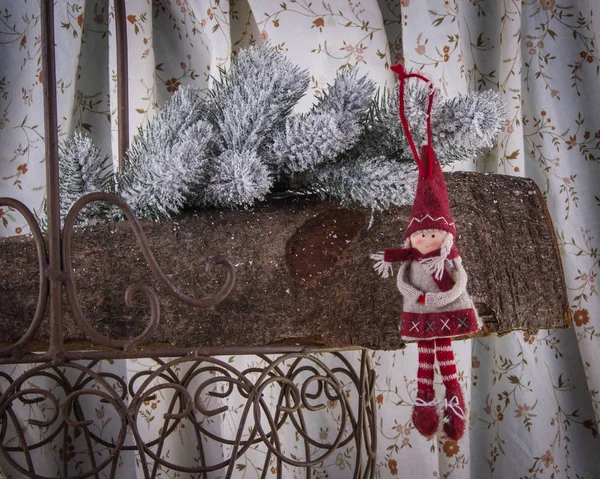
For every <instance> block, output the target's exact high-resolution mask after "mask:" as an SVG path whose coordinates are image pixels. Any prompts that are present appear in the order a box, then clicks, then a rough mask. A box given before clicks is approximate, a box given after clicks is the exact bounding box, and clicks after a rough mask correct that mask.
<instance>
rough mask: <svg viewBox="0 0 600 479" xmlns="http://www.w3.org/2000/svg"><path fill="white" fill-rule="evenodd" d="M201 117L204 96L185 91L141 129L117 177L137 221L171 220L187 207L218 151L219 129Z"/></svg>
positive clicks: (169, 102)
mask: <svg viewBox="0 0 600 479" xmlns="http://www.w3.org/2000/svg"><path fill="white" fill-rule="evenodd" d="M202 115H203V99H202V98H201V97H200V96H199V92H198V91H197V90H195V89H193V88H191V87H184V88H181V89H180V90H179V91H177V92H176V93H175V94H173V96H172V97H171V98H170V99H169V101H168V102H166V103H165V105H164V106H163V107H162V108H161V110H160V111H159V112H158V114H157V115H156V116H155V117H154V118H153V119H152V120H150V122H149V123H148V124H147V125H145V126H143V127H141V128H140V129H139V132H138V135H137V137H136V139H135V141H134V143H133V145H132V146H131V147H130V148H129V150H128V151H127V161H126V163H125V167H124V168H123V171H122V172H120V173H119V175H118V176H117V187H118V193H119V194H120V195H121V196H122V197H123V199H124V200H125V201H126V202H127V203H128V204H129V206H131V207H132V208H133V210H134V211H135V213H136V215H138V217H140V218H146V219H158V218H161V217H166V216H170V215H172V214H176V213H178V212H179V211H181V209H182V208H183V207H184V206H185V205H186V204H187V203H188V200H189V197H190V196H191V194H192V192H193V191H194V188H196V187H197V184H198V183H199V181H200V177H201V175H202V172H203V170H204V168H205V166H206V163H207V160H208V158H209V157H210V156H211V155H212V154H213V151H214V148H215V147H214V144H215V140H216V138H215V133H214V128H213V127H212V125H210V124H209V123H208V122H206V121H205V120H203V119H202Z"/></svg>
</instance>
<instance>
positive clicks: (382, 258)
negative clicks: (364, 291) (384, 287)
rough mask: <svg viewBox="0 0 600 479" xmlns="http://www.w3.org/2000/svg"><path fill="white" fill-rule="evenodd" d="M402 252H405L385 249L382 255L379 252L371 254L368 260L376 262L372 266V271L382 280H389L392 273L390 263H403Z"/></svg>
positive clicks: (396, 249)
mask: <svg viewBox="0 0 600 479" xmlns="http://www.w3.org/2000/svg"><path fill="white" fill-rule="evenodd" d="M404 252H405V250H402V249H401V248H386V249H385V251H384V252H383V253H382V252H379V253H375V254H372V255H371V256H370V258H371V259H372V260H375V261H376V263H375V264H374V265H373V269H374V270H375V271H377V274H380V275H381V276H382V277H383V278H389V277H390V276H391V275H392V274H393V273H394V270H393V268H392V263H396V262H398V261H405V259H406V255H405V254H403V253H404Z"/></svg>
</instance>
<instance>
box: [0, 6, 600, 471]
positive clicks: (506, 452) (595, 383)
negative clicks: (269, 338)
mask: <svg viewBox="0 0 600 479" xmlns="http://www.w3.org/2000/svg"><path fill="white" fill-rule="evenodd" d="M0 7H1V8H0V12H1V14H0V45H1V46H0V64H1V69H0V70H1V72H2V73H1V74H0V144H1V145H2V148H1V149H0V155H1V156H0V178H1V181H0V196H10V197H15V198H17V199H20V200H22V201H24V202H25V203H26V204H27V205H28V206H29V207H30V208H31V209H32V210H34V211H35V212H36V213H37V214H38V215H39V216H40V217H43V211H44V205H43V203H44V194H45V191H44V190H45V186H44V182H45V176H44V162H43V157H44V151H43V111H42V101H41V98H42V82H43V75H42V73H41V70H40V62H39V60H40V19H39V5H38V3H37V2H34V1H28V2H13V1H10V0H0ZM55 9H56V35H57V61H58V64H57V83H58V103H59V104H58V118H59V125H60V131H59V134H60V135H61V136H62V135H67V134H70V133H72V132H73V131H74V130H75V129H76V128H82V129H84V130H87V131H88V132H89V133H90V134H91V136H92V137H93V138H94V140H95V142H96V143H97V144H98V145H99V146H101V147H102V148H103V149H104V151H106V152H107V153H111V154H112V155H113V157H115V156H116V151H117V148H116V138H117V136H116V131H117V124H116V86H115V68H116V66H115V65H116V54H115V40H114V38H115V35H114V12H113V6H112V2H110V1H109V0H69V1H67V0H58V1H57V2H56V7H55ZM594 9H596V10H595V11H594ZM599 13H600V10H599V9H598V8H597V4H596V2H595V1H594V0H588V1H586V0H565V1H564V2H557V1H555V0H524V1H520V0H519V1H512V0H501V1H497V2H496V1H494V2H482V1H479V0H475V1H466V0H446V1H443V0H420V1H416V0H401V1H399V2H398V1H396V0H394V1H392V0H379V1H376V0H360V1H353V0H348V1H341V0H336V1H333V0H331V1H329V2H328V1H323V2H320V1H319V2H316V1H309V0H297V1H294V0H287V1H285V2H279V1H277V2H275V1H271V0H248V1H245V0H240V1H233V0H232V1H227V0H221V1H219V0H152V1H151V0H131V1H128V2H127V20H128V21H127V28H128V43H129V92H130V93H129V95H130V111H129V115H130V134H131V135H132V136H133V135H134V134H135V133H136V130H137V128H136V127H137V126H139V125H141V124H143V123H144V122H145V121H147V119H148V118H151V117H152V115H154V114H155V113H156V111H157V109H158V108H159V107H160V105H161V104H162V103H163V102H164V101H165V99H167V98H168V97H169V95H170V94H171V93H172V92H173V91H176V90H177V89H178V88H179V87H180V86H181V85H184V84H192V85H195V86H196V87H199V88H202V89H207V88H210V84H211V75H212V74H214V73H215V72H216V70H217V68H218V67H227V65H228V61H229V56H230V54H231V53H232V52H236V51H238V50H239V49H240V48H242V47H243V46H245V45H249V44H253V43H261V42H265V41H269V42H271V43H272V44H273V45H277V46H278V47H279V48H280V49H281V50H282V51H283V52H284V53H285V54H286V55H287V56H288V57H289V58H290V59H292V60H293V61H294V62H296V63H297V64H299V65H300V66H302V67H304V68H308V69H309V70H310V72H311V74H312V83H311V86H310V92H309V94H307V95H306V97H305V98H304V99H303V101H302V104H301V106H300V107H301V109H304V110H306V109H308V108H309V107H310V105H311V102H312V101H313V98H314V97H313V95H314V93H315V92H316V91H319V90H321V89H323V88H325V86H326V84H327V83H328V82H331V81H332V80H333V79H334V77H335V74H336V71H337V70H339V69H340V68H343V67H346V66H352V67H357V68H359V70H360V72H361V73H363V74H367V75H369V77H370V78H372V79H373V80H374V81H376V82H377V83H378V84H379V86H380V87H382V88H386V87H389V86H390V85H391V84H392V82H393V80H394V76H393V74H392V73H391V72H390V70H389V66H390V65H391V64H393V63H395V62H396V61H399V60H401V61H403V62H404V63H405V65H406V66H407V67H408V68H411V69H416V70H421V71H422V72H423V73H424V74H426V75H427V76H429V77H430V78H432V79H433V80H434V82H435V84H436V85H437V86H438V88H439V89H440V90H441V92H442V94H443V95H445V96H447V97H453V96H456V95H458V94H461V93H466V92H468V91H472V90H479V89H488V88H491V89H495V90H498V91H500V92H501V93H502V94H503V96H504V99H505V101H506V104H507V106H508V116H507V119H506V122H505V124H504V125H503V127H502V132H501V134H500V136H499V140H498V146H497V147H496V148H494V149H493V150H492V151H490V152H489V153H488V154H487V155H485V156H482V157H481V158H473V159H472V160H471V161H468V162H465V163H463V164H459V165H454V169H457V170H476V171H485V172H492V173H499V174H507V175H521V176H527V177H531V178H533V179H535V181H536V182H537V183H538V185H539V187H540V188H541V190H542V192H543V193H544V196H545V198H546V200H547V203H548V207H549V209H550V212H551V215H552V219H553V221H554V225H555V229H556V234H557V236H558V240H559V246H560V251H561V255H562V260H563V265H564V270H565V278H566V283H567V287H568V289H569V298H570V305H571V318H572V321H573V323H574V324H573V327H572V328H570V329H567V330H560V331H540V332H539V333H537V335H534V336H530V335H528V334H526V333H522V332H516V333H513V334H509V335H506V336H504V337H501V338H499V337H495V336H494V337H490V338H485V339H476V340H472V341H463V342H457V343H455V349H456V350H457V356H458V361H459V368H460V371H461V381H462V383H463V385H464V386H465V388H466V389H467V397H470V412H469V419H470V428H469V430H468V432H467V434H466V435H465V437H464V438H463V439H462V440H461V441H460V442H458V443H456V442H454V441H450V440H448V439H446V438H445V437H444V436H443V435H439V436H437V437H436V438H434V439H433V440H429V441H428V440H426V439H424V438H423V437H421V436H420V435H419V434H418V433H417V432H416V430H415V429H414V428H413V426H412V423H411V419H410V415H411V404H412V402H413V397H414V393H415V390H416V384H415V377H416V369H417V358H416V347H415V346H414V345H409V346H408V347H407V348H406V349H405V350H403V351H396V352H373V353H372V358H373V362H374V363H375V365H376V370H377V375H378V376H377V397H376V400H377V408H378V411H377V412H378V415H379V418H378V424H377V427H378V457H377V475H378V477H382V478H387V477H438V478H441V477H444V478H463V477H465V478H466V477H470V478H481V477H498V478H504V477H523V478H542V477H572V478H575V477H586V478H588V477H600V463H599V462H598V460H597V453H598V450H600V449H599V447H600V440H599V438H598V419H599V418H600V395H599V392H598V391H600V367H599V366H600V364H599V363H598V359H597V357H598V352H599V351H600V350H599V348H598V342H599V341H600V302H599V301H598V293H597V286H596V280H597V279H598V274H599V272H600V259H599V256H598V254H599V253H598V251H599V246H600V243H599V240H598V238H600V214H599V213H600V188H599V186H598V185H599V182H598V180H599V179H600V175H599V173H600V164H599V163H600V112H599V108H598V101H597V96H596V92H597V90H598V87H599V86H600V82H599V79H600V54H599V52H598V50H597V42H598V39H599V38H598V35H597V33H598V29H599V28H600V27H599V23H598V21H597V18H598V17H597V15H598V14H599ZM594 14H595V15H594ZM0 220H1V221H0V234H1V235H5V236H6V235H13V234H23V233H26V232H27V228H26V225H25V224H24V220H23V219H22V218H21V217H20V216H19V215H18V214H16V213H14V212H12V211H9V210H8V209H7V208H6V207H4V208H2V209H0ZM382 246H387V245H382ZM15 280H17V279H15ZM0 295H1V293H0ZM399 299H400V298H399ZM237 361H245V359H243V358H240V359H238V360H237ZM149 366H150V365H149V364H146V363H145V362H144V361H140V362H137V363H131V362H130V363H128V364H125V363H120V364H117V365H113V366H112V368H113V370H114V371H115V372H116V373H117V374H120V375H123V376H125V377H127V376H131V374H132V373H133V371H137V370H139V369H140V368H141V369H143V368H146V367H149ZM147 406H148V408H147V409H148V414H149V416H148V417H152V414H157V415H158V414H159V411H160V408H158V407H157V408H156V409H152V407H151V402H150V403H148V405H147ZM330 409H333V406H332V408H330ZM160 414H162V413H160ZM328 414H329V413H328ZM325 415H326V416H327V414H325ZM328 417H329V420H331V421H333V423H331V424H334V423H335V414H334V413H331V414H329V416H328ZM326 421H327V419H326ZM150 422H151V421H149V424H150ZM157 422H158V421H157ZM24 424H25V423H24ZM323 424H330V423H328V422H325V423H323ZM315 425H317V426H318V423H315ZM148 427H150V425H149V426H148ZM323 427H327V426H323ZM332 427H334V426H332ZM326 436H327V434H325V439H324V440H326ZM181 437H182V438H184V436H181ZM192 443H193V448H195V446H196V443H195V442H193V441H191V440H190V441H188V440H187V439H186V440H184V439H182V440H181V443H180V444H179V445H177V451H178V452H177V455H182V456H184V455H185V452H186V447H187V445H189V444H192ZM292 447H293V446H292ZM73 452H74V454H75V455H74V457H77V456H76V453H77V451H73ZM44 454H46V456H44V457H47V458H50V457H51V456H52V454H54V455H56V454H57V451H50V450H49V451H46V452H45V453H44ZM215 454H218V453H216V452H215ZM345 454H348V456H345ZM352 454H353V452H352V451H351V450H347V451H343V453H342V455H341V456H340V455H339V454H334V455H333V456H332V457H331V458H330V459H328V460H327V461H326V464H325V465H323V466H322V467H319V468H317V471H318V474H319V477H330V478H334V477H339V478H345V477H351V474H352V473H351V467H352V461H351V460H348V458H349V457H351V456H352ZM48 460H49V461H50V459H48ZM252 461H253V459H252V455H251V454H250V455H248V457H247V458H244V459H241V460H240V464H241V465H243V467H241V468H239V469H236V477H259V476H260V474H259V473H258V472H256V469H253V468H252V467H251V466H250V465H251V464H252V463H253V462H252ZM49 464H50V463H49ZM135 464H136V463H135V458H134V457H133V456H132V457H131V458H129V459H126V460H124V461H123V463H122V464H121V465H120V467H119V474H121V476H120V477H125V476H127V475H129V476H130V475H131V474H132V471H133V470H134V469H136V465H135ZM49 468H50V469H49V470H48V471H50V470H52V467H51V464H50V465H49ZM5 472H6V473H7V474H8V473H9V469H8V468H7V469H6V471H5ZM49 473H50V472H49ZM275 473H276V471H274V470H272V469H271V470H269V471H268V475H271V476H272V475H274V474H275ZM294 474H296V475H297V477H301V476H300V473H299V472H298V471H295V472H293V471H292V470H291V469H290V470H289V471H287V470H286V472H285V473H284V477H295V476H294ZM14 477H20V476H19V475H18V474H16V475H15V476H14ZM169 477H170V476H169ZM180 477H184V476H180ZM190 477H192V476H190ZM214 477H219V475H218V474H217V475H215V476H214Z"/></svg>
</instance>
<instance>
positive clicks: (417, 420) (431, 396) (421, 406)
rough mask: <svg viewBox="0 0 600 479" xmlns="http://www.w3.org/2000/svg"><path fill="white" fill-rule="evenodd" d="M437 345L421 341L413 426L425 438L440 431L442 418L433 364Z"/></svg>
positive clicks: (418, 344)
mask: <svg viewBox="0 0 600 479" xmlns="http://www.w3.org/2000/svg"><path fill="white" fill-rule="evenodd" d="M434 346H435V343H434V342H433V341H432V340H426V341H419V342H418V343H417V347H418V351H419V370H418V371H417V399H416V400H415V404H414V406H413V416H412V420H413V424H414V425H415V427H416V428H417V430H418V431H419V432H420V433H421V434H423V436H425V437H431V436H433V435H434V434H435V433H436V431H437V430H438V426H439V422H440V418H439V415H438V412H437V402H436V401H435V392H434V390H433V362H434V361H435V352H434Z"/></svg>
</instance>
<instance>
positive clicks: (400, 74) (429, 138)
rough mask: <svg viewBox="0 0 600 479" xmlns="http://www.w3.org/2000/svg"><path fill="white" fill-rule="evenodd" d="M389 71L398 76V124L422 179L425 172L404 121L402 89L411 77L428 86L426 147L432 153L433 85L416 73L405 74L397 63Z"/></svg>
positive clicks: (430, 170) (430, 164) (406, 122)
mask: <svg viewBox="0 0 600 479" xmlns="http://www.w3.org/2000/svg"><path fill="white" fill-rule="evenodd" d="M391 70H392V71H393V72H395V73H396V74H397V75H398V79H399V80H400V85H399V87H398V101H399V107H398V112H399V114H400V122H401V123H402V128H403V129H404V134H405V135H406V139H407V141H408V144H409V146H410V149H411V150H412V153H413V156H414V157H415V161H416V162H417V166H418V167H419V174H420V175H421V177H423V178H424V177H426V176H428V175H426V174H425V171H424V170H425V165H424V164H423V160H422V159H421V158H420V157H419V153H418V151H417V147H416V146H415V142H414V140H413V137H412V135H411V133H410V127H409V125H408V120H407V119H406V115H405V114H404V87H405V83H406V80H407V79H408V78H413V77H414V78H418V79H419V80H422V81H424V82H425V83H427V84H429V88H430V90H431V91H430V93H429V104H428V105H427V146H428V148H429V150H430V151H433V150H432V148H433V143H432V134H431V110H432V107H433V97H434V95H435V91H434V89H433V84H432V83H431V81H430V80H429V79H427V78H426V77H424V76H423V75H419V74H418V73H408V74H407V73H406V70H405V69H404V66H403V65H402V63H397V64H396V65H392V67H391ZM428 156H429V157H431V155H428ZM428 163H429V165H428V166H429V168H428V169H429V171H428V174H429V175H430V174H431V172H432V168H433V165H432V162H431V161H429V162H428Z"/></svg>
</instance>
